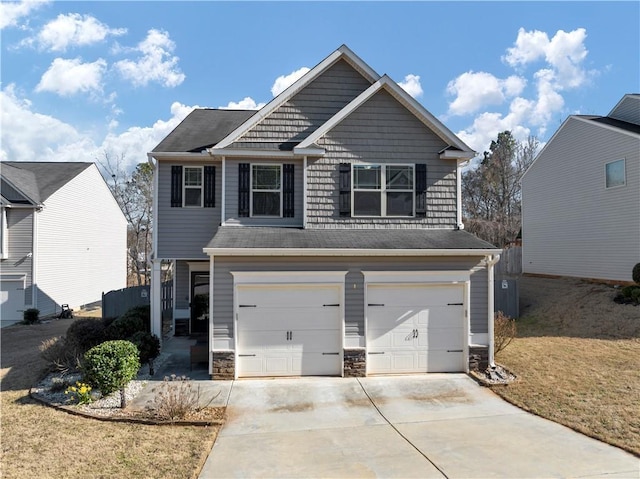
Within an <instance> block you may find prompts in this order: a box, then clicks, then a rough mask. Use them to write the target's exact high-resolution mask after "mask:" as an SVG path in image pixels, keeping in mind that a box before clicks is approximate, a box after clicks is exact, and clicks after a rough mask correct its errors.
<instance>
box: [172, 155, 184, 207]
mask: <svg viewBox="0 0 640 479" xmlns="http://www.w3.org/2000/svg"><path fill="white" fill-rule="evenodd" d="M181 206H182V166H180V165H172V166H171V207H172V208H180V207H181Z"/></svg>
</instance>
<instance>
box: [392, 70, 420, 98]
mask: <svg viewBox="0 0 640 479" xmlns="http://www.w3.org/2000/svg"><path fill="white" fill-rule="evenodd" d="M398 85H400V87H401V88H402V89H403V90H404V91H406V92H407V93H408V94H409V95H411V96H412V97H413V98H419V97H421V96H422V93H423V92H422V85H421V84H420V76H419V75H412V74H409V75H407V76H405V77H404V81H401V82H400V83H398Z"/></svg>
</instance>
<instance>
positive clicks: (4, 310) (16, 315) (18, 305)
mask: <svg viewBox="0 0 640 479" xmlns="http://www.w3.org/2000/svg"><path fill="white" fill-rule="evenodd" d="M23 311H24V281H23V280H21V281H6V280H3V281H0V326H8V325H10V324H14V323H17V322H19V321H22V319H23Z"/></svg>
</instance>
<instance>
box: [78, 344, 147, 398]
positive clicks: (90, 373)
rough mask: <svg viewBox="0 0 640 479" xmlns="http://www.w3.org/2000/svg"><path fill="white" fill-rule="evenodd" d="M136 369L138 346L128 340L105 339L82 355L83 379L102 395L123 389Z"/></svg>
mask: <svg viewBox="0 0 640 479" xmlns="http://www.w3.org/2000/svg"><path fill="white" fill-rule="evenodd" d="M138 369H140V360H139V359H138V348H137V347H136V346H135V344H133V343H132V342H130V341H121V340H117V341H106V342H104V343H102V344H99V345H97V346H95V347H93V348H91V349H90V350H89V351H87V352H86V354H85V355H84V365H83V371H84V379H85V380H86V381H87V382H88V383H89V384H91V385H92V386H94V387H97V388H98V389H100V392H101V393H102V394H104V395H107V394H110V393H112V392H114V391H117V390H118V389H121V390H122V389H124V387H125V386H126V385H127V383H128V382H129V381H131V380H132V379H133V378H134V377H135V376H136V374H137V372H138ZM122 398H123V401H124V394H123V395H122Z"/></svg>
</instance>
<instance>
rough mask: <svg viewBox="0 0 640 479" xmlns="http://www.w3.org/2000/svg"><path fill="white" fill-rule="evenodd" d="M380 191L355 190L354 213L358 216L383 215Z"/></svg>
mask: <svg viewBox="0 0 640 479" xmlns="http://www.w3.org/2000/svg"><path fill="white" fill-rule="evenodd" d="M380 200H381V196H380V193H378V192H375V191H354V193H353V213H354V215H356V216H382V202H381V201H380Z"/></svg>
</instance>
